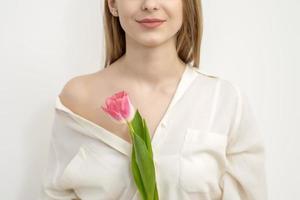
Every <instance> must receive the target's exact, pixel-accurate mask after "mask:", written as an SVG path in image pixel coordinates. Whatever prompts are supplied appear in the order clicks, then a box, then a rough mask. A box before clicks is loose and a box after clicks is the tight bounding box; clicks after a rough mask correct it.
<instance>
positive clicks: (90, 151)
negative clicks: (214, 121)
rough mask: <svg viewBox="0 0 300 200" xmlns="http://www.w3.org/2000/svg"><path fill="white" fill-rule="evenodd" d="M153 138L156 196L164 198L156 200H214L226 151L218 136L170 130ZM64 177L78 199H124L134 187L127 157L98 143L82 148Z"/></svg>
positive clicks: (224, 143) (217, 191)
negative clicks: (181, 199)
mask: <svg viewBox="0 0 300 200" xmlns="http://www.w3.org/2000/svg"><path fill="white" fill-rule="evenodd" d="M165 131H168V130H165ZM165 133H168V134H165ZM171 133H172V135H171ZM159 136H161V138H160V139H161V142H162V143H160V145H159V146H157V147H158V148H157V149H156V151H155V152H156V153H155V154H154V162H155V168H156V175H157V182H158V186H159V188H160V195H161V196H162V197H165V198H162V199H168V198H167V197H170V195H171V193H172V192H176V193H177V192H178V193H182V195H187V196H189V195H192V196H193V197H194V198H195V199H199V198H203V196H205V195H206V196H209V197H213V196H217V195H220V192H221V191H220V188H219V181H220V179H221V177H222V174H223V170H224V165H225V146H226V139H225V138H224V137H223V136H221V135H219V134H217V133H209V132H203V131H201V130H199V129H189V128H188V129H187V128H185V129H177V130H174V129H172V130H169V132H164V134H160V135H159ZM64 178H65V179H66V180H69V181H70V182H71V183H72V187H73V188H75V189H76V192H77V193H78V195H79V196H81V197H82V199H91V198H88V197H91V196H93V195H96V196H98V197H99V198H104V199H105V198H106V199H122V198H123V197H126V198H127V199H128V197H129V196H131V195H133V191H134V189H132V188H135V185H134V182H133V177H132V173H131V168H130V157H128V156H125V155H123V154H121V153H120V152H118V151H116V149H114V148H112V146H110V144H105V143H101V142H95V143H90V144H84V145H82V146H81V147H80V150H79V151H78V153H77V154H76V156H75V157H74V158H73V159H72V160H71V162H70V163H69V165H68V166H67V168H66V170H65V173H64ZM83 197H85V198H83ZM196 197H197V198H196ZM126 198H124V199H126ZM191 199H193V198H191ZM203 199H206V198H203ZM208 199H209V198H208Z"/></svg>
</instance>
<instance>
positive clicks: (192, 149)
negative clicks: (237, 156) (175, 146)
mask: <svg viewBox="0 0 300 200" xmlns="http://www.w3.org/2000/svg"><path fill="white" fill-rule="evenodd" d="M226 143H227V137H226V136H225V135H222V134H221V133H215V132H208V131H202V130H200V129H191V128H188V129H186V132H185V138H184V141H183V145H182V149H181V152H180V153H181V154H180V161H179V185H180V187H181V188H182V189H183V190H184V191H186V192H191V193H193V195H197V194H198V195H199V196H197V198H198V197H201V198H203V199H214V198H216V197H217V196H220V195H221V190H220V188H219V180H220V178H221V175H222V173H223V170H224V163H225V148H226ZM205 197H207V198H205Z"/></svg>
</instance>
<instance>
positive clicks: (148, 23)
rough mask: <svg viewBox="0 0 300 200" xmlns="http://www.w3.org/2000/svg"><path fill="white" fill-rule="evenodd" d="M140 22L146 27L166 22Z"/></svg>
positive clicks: (154, 26)
mask: <svg viewBox="0 0 300 200" xmlns="http://www.w3.org/2000/svg"><path fill="white" fill-rule="evenodd" d="M138 23H139V24H141V25H142V26H144V27H146V28H156V27H158V26H160V25H161V24H162V23H164V21H155V22H138Z"/></svg>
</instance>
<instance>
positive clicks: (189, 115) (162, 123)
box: [43, 0, 267, 200]
mask: <svg viewBox="0 0 300 200" xmlns="http://www.w3.org/2000/svg"><path fill="white" fill-rule="evenodd" d="M104 4H105V5H104V6H105V15H104V22H105V36H106V62H105V66H104V69H102V70H99V71H97V72H95V73H92V74H85V75H81V76H78V77H74V78H72V79H71V80H70V81H68V82H67V84H66V85H65V86H64V87H63V89H62V91H61V93H60V94H59V96H57V98H56V107H55V108H56V109H55V119H54V123H53V129H52V132H53V135H52V140H51V148H50V152H49V162H48V166H47V173H46V174H45V177H44V187H43V191H44V192H43V193H44V194H43V195H44V196H43V199H53V200H54V199H57V200H58V199H60V200H71V199H82V200H96V199H97V200H100V199H101V200H117V199H118V200H139V199H141V198H140V196H139V193H138V190H137V188H136V185H135V183H134V180H133V176H132V174H131V170H130V155H131V145H132V143H131V139H130V135H129V131H128V128H127V125H126V124H124V125H120V124H116V123H114V121H113V120H111V118H110V117H109V116H108V115H107V114H106V113H104V112H103V110H102V109H100V107H101V105H104V102H105V99H106V98H107V97H109V96H111V95H113V94H114V93H116V92H118V91H121V90H125V91H127V92H128V94H129V96H130V99H131V101H132V102H133V105H134V106H135V107H136V108H138V109H139V111H140V113H141V115H142V116H143V117H144V118H145V119H146V121H147V124H148V127H149V130H150V135H151V142H152V148H153V154H154V162H155V167H156V175H157V186H158V193H159V197H160V199H161V200H192V199H193V200H212V199H214V200H217V199H218V200H266V199H267V192H266V182H265V169H264V144H263V140H262V136H261V133H260V130H259V128H258V125H257V124H256V122H255V117H254V114H253V112H252V109H251V106H250V104H249V101H248V98H247V96H246V95H245V94H244V93H243V92H242V91H241V90H240V88H239V87H238V86H236V85H235V84H233V83H231V82H229V81H227V80H224V79H222V78H220V77H216V76H210V75H207V74H203V73H201V72H200V70H199V53H200V44H201V37H202V11H201V3H200V0H126V1H124V0H105V1H104Z"/></svg>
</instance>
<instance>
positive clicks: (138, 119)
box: [131, 109, 145, 141]
mask: <svg viewBox="0 0 300 200" xmlns="http://www.w3.org/2000/svg"><path fill="white" fill-rule="evenodd" d="M131 125H132V127H133V129H134V131H135V133H136V134H137V135H139V136H140V137H141V138H142V140H143V141H145V134H144V131H143V121H142V116H141V115H140V112H139V110H138V109H137V110H136V112H135V115H134V118H133V120H132V121H131Z"/></svg>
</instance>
